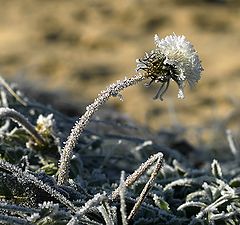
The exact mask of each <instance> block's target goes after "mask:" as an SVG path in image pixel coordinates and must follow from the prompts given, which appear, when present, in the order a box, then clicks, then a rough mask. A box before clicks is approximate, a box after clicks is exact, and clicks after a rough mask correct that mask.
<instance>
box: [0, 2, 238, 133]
mask: <svg viewBox="0 0 240 225" xmlns="http://www.w3.org/2000/svg"><path fill="white" fill-rule="evenodd" d="M193 2H198V4H193ZM221 2H222V3H221ZM0 3H1V7H0V15H1V20H0V30H1V35H0V65H1V74H2V75H3V76H4V77H5V78H6V79H7V80H14V81H16V82H19V83H20V84H21V85H24V83H25V84H26V83H30V84H31V85H34V86H35V85H36V87H40V88H42V89H44V90H63V91H67V92H69V93H70V94H69V95H70V98H71V99H72V100H74V101H77V102H81V101H82V100H83V99H85V102H89V103H90V102H91V101H92V100H93V98H94V97H95V96H97V94H98V93H99V91H100V90H102V89H104V88H105V87H106V86H107V85H108V84H110V83H111V82H114V81H115V80H118V79H123V78H124V77H125V76H131V75H132V74H134V69H135V66H136V63H135V59H136V58H139V57H141V56H142V55H143V53H144V52H145V51H149V50H151V49H152V48H154V43H153V36H154V34H155V33H157V34H159V35H160V36H161V37H164V36H166V35H169V34H172V33H173V32H175V33H176V34H184V35H185V36H186V37H187V38H188V39H189V40H190V41H191V42H192V43H193V44H194V46H195V48H196V49H197V50H198V52H199V55H200V58H201V60H202V64H203V67H204V69H205V70H204V72H203V74H202V79H201V80H200V82H199V84H198V86H197V88H196V89H195V90H193V91H190V90H189V88H187V90H186V99H185V100H183V101H182V100H178V99H177V98H176V95H177V91H176V87H175V86H176V85H175V84H173V85H171V88H170V89H169V91H168V93H167V95H166V96H165V101H163V102H161V101H153V100H152V97H153V96H154V94H155V92H156V89H157V87H155V88H148V89H146V88H145V87H144V86H143V85H139V86H138V87H132V88H129V90H126V91H125V92H124V93H123V95H124V99H125V100H124V102H121V101H119V100H117V99H116V100H111V101H110V103H111V104H112V105H113V106H114V107H116V108H118V109H120V110H121V111H122V112H125V113H127V114H128V115H130V117H133V118H135V119H136V120H138V121H141V122H142V123H143V124H144V123H147V124H149V125H150V126H151V127H153V128H156V129H159V128H161V127H163V126H166V125H169V124H172V123H174V122H175V119H174V118H175V117H177V122H179V123H183V124H184V125H186V126H192V125H197V126H198V125H202V124H208V123H209V122H210V121H214V120H215V119H216V118H219V119H221V118H226V116H228V115H229V114H230V113H231V112H233V111H234V110H235V109H236V108H237V107H238V105H239V104H238V103H237V102H238V101H239V99H240V91H239V88H240V83H239V82H240V64H239V59H240V45H239V44H240V32H239V30H240V4H239V1H238V0H235V1H233V0H232V1H215V2H214V1H210V0H209V1H203V0H198V1H195V0H192V1H190V0H122V1H120V0H119V1H118V0H116V1H112V0H111V1H110V0H101V1H99V0H69V1H66V0H65V1H63V0H51V1H50V0H48V1H47V0H41V1H39V0H21V1H19V0H11V1H6V0H0ZM28 85H29V84H28ZM26 94H27V93H26ZM66 101H67V100H66Z"/></svg>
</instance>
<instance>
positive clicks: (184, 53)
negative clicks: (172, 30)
mask: <svg viewBox="0 0 240 225" xmlns="http://www.w3.org/2000/svg"><path fill="white" fill-rule="evenodd" d="M154 41H155V44H156V49H154V50H152V51H151V52H150V53H145V55H144V57H142V58H140V59H137V68H136V71H139V70H141V71H144V75H145V76H146V77H147V78H149V79H151V81H150V83H149V84H148V86H149V85H151V84H152V83H153V82H156V83H158V82H160V83H161V86H160V88H159V90H158V92H157V94H156V96H155V97H154V99H160V100H163V95H164V93H165V92H166V91H167V89H168V87H169V83H170V81H171V80H173V81H175V82H176V83H177V85H178V88H179V91H178V98H184V92H183V91H184V86H185V83H186V82H187V83H188V84H189V85H190V87H193V86H194V85H195V84H196V83H197V82H198V80H200V78H201V72H202V70H203V68H202V66H201V62H200V59H199V57H198V54H197V52H196V50H195V49H194V47H193V45H192V44H191V43H190V42H189V41H188V40H186V38H185V36H183V35H181V36H177V35H176V34H173V35H169V36H166V37H165V38H163V39H160V38H159V36H158V35H155V37H154Z"/></svg>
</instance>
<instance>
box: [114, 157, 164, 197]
mask: <svg viewBox="0 0 240 225" xmlns="http://www.w3.org/2000/svg"><path fill="white" fill-rule="evenodd" d="M157 160H158V161H159V160H161V162H162V160H163V154H162V153H161V152H159V153H157V154H155V155H151V156H150V158H149V159H148V160H147V161H146V162H144V163H142V164H141V165H140V166H139V167H138V169H137V170H135V171H134V173H132V174H131V175H129V176H128V177H127V179H126V180H125V182H124V186H125V187H130V186H131V185H132V184H134V182H135V181H136V180H138V179H139V177H140V176H142V174H143V173H144V172H145V171H146V170H147V169H148V168H149V167H150V166H151V165H153V164H154V162H155V161H157ZM161 166H162V165H161ZM120 189H121V187H120V186H119V187H118V188H116V189H115V190H114V191H113V192H112V195H111V199H112V200H114V199H116V198H117V197H118V196H119V192H120Z"/></svg>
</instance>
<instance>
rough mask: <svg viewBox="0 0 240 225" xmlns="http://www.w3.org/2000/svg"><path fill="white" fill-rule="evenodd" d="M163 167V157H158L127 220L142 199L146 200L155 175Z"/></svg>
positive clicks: (135, 211)
mask: <svg viewBox="0 0 240 225" xmlns="http://www.w3.org/2000/svg"><path fill="white" fill-rule="evenodd" d="M162 167H163V155H162V154H161V155H159V157H158V160H157V162H156V166H155V168H154V170H153V172H152V173H151V176H150V178H149V180H148V182H147V183H146V185H145V186H144V188H143V190H142V192H141V194H140V196H139V198H138V200H137V202H136V203H135V205H134V206H133V209H132V210H131V212H130V214H129V216H128V218H127V220H128V221H129V220H131V219H132V218H133V217H134V216H135V215H136V213H137V211H138V209H139V208H140V206H141V204H142V202H143V201H144V199H145V198H146V196H147V194H148V192H149V191H150V190H151V188H152V187H153V185H154V181H155V179H156V178H157V175H158V173H159V171H160V169H161V168H162Z"/></svg>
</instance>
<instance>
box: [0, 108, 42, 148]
mask: <svg viewBox="0 0 240 225" xmlns="http://www.w3.org/2000/svg"><path fill="white" fill-rule="evenodd" d="M5 117H7V118H10V119H12V120H14V121H16V122H17V123H18V124H20V125H22V126H23V127H24V128H25V129H26V130H27V131H28V133H30V134H31V135H32V136H33V137H34V138H35V139H36V141H37V142H38V143H40V144H44V140H43V138H42V137H41V135H40V134H39V133H38V132H37V131H36V130H35V128H34V126H33V125H32V124H31V123H30V122H29V121H28V120H27V118H25V117H24V116H23V115H22V114H21V113H19V112H17V111H16V110H14V109H10V108H3V107H2V108H0V118H5Z"/></svg>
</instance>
